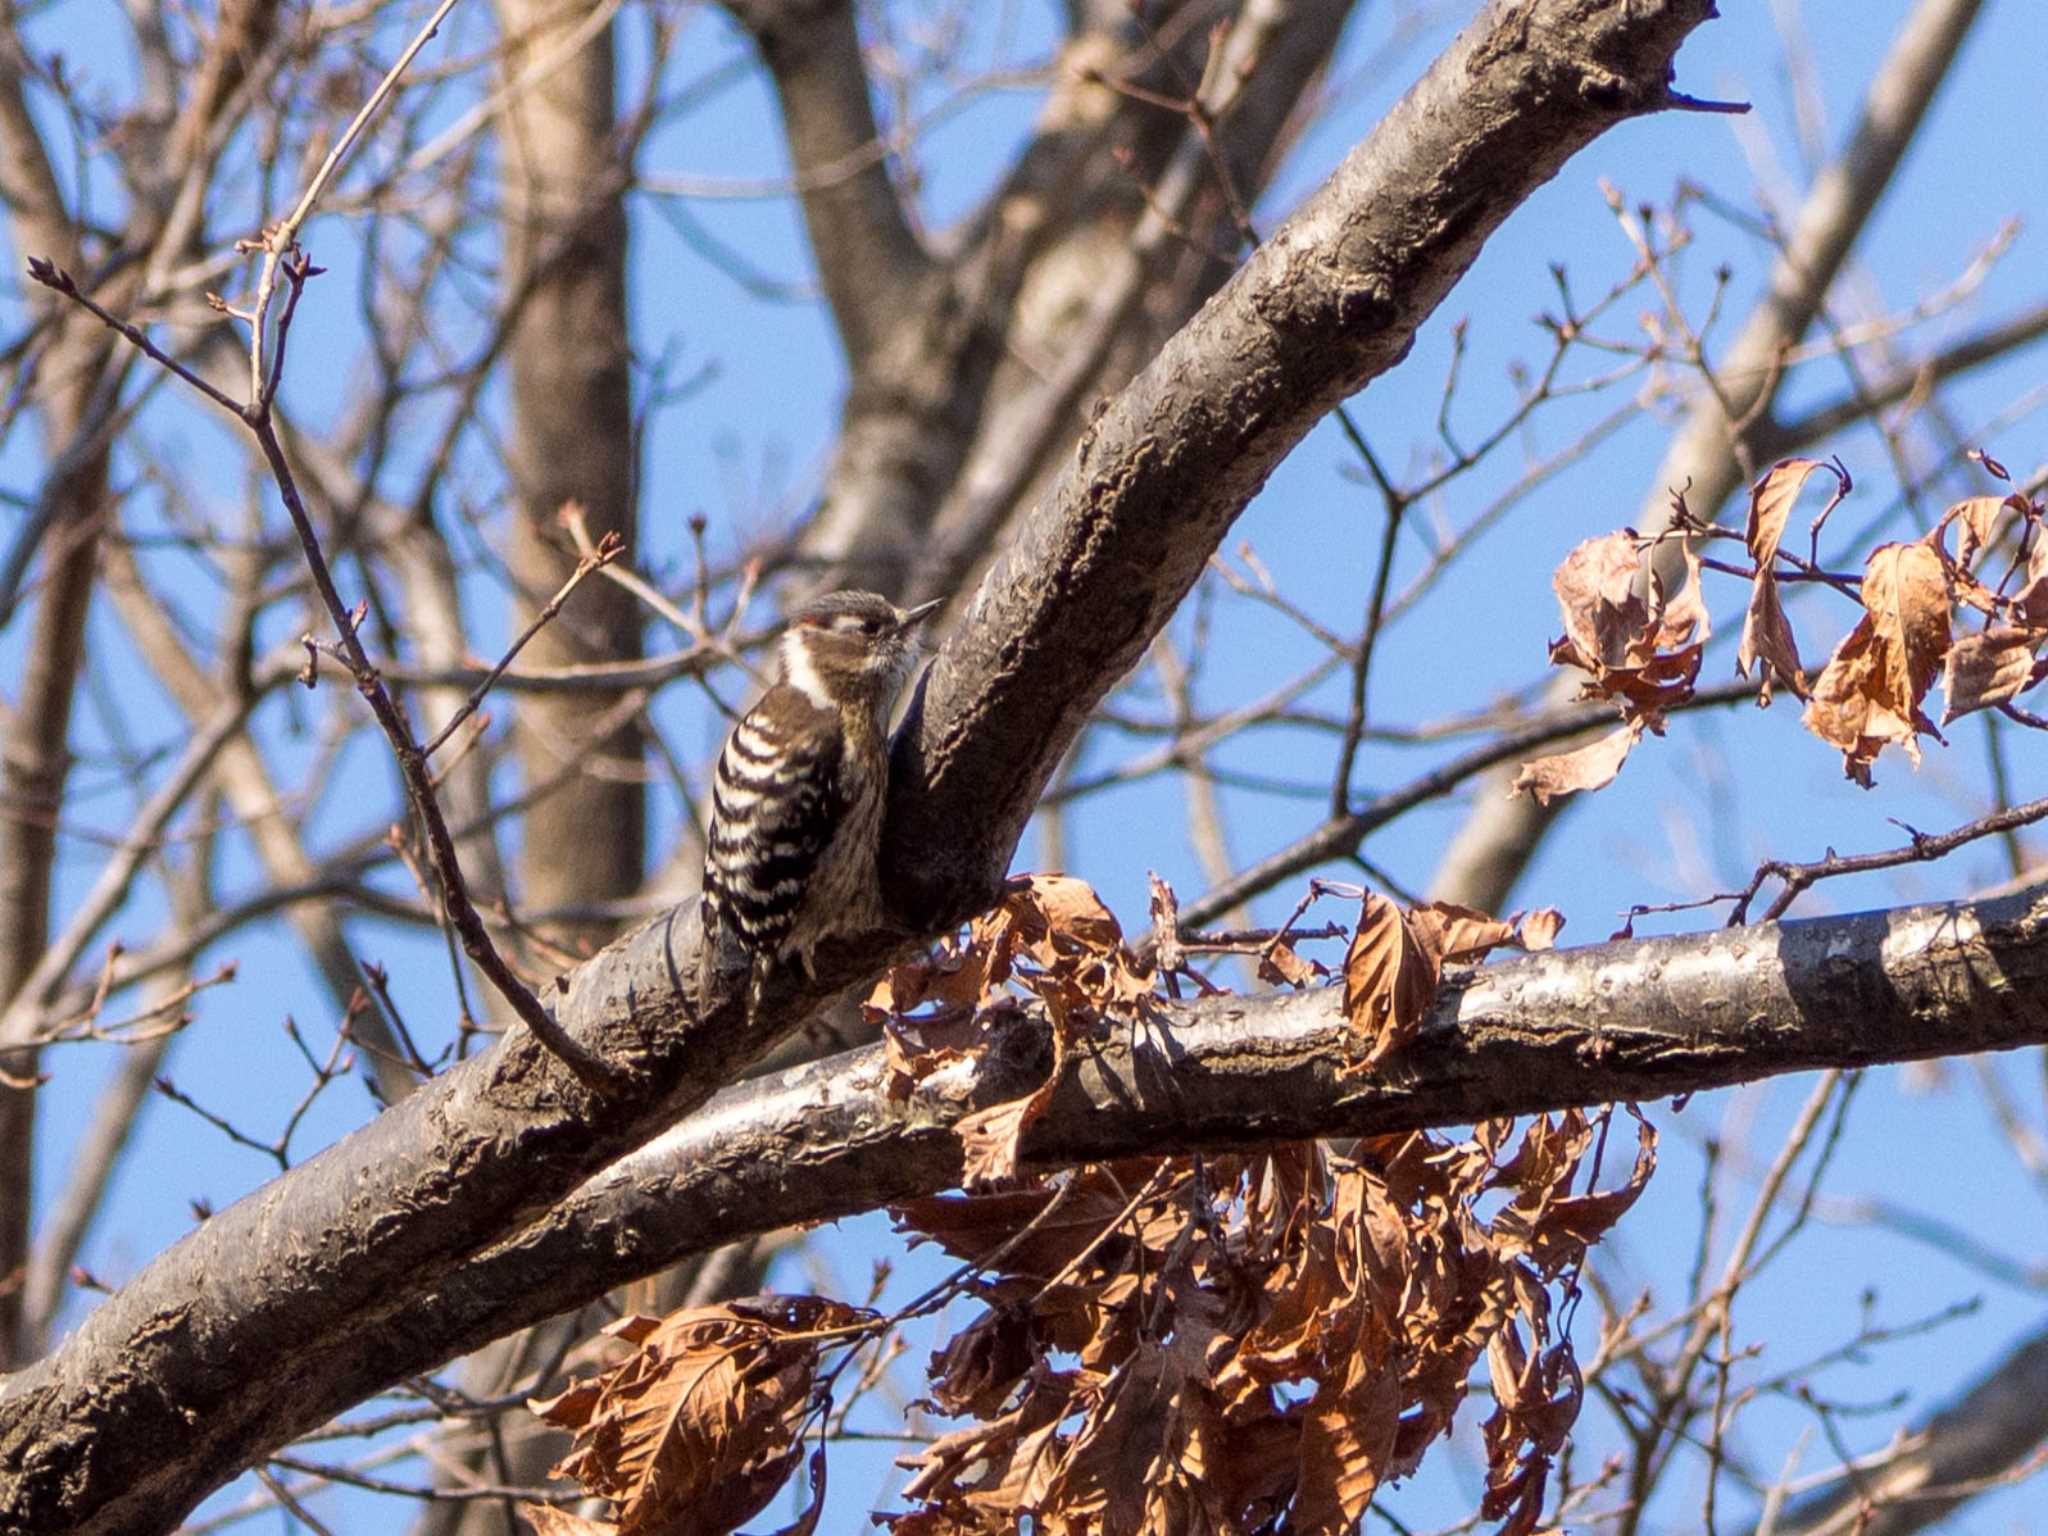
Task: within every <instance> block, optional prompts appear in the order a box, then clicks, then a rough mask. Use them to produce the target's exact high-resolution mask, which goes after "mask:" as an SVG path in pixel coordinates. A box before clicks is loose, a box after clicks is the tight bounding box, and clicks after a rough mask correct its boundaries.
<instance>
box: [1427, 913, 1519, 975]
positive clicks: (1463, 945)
mask: <svg viewBox="0 0 2048 1536" xmlns="http://www.w3.org/2000/svg"><path fill="white" fill-rule="evenodd" d="M1408 927H1409V930H1410V931H1411V932H1413V933H1414V935H1415V938H1416V941H1417V942H1418V943H1420V944H1421V945H1422V946H1423V948H1424V949H1425V950H1427V951H1429V952H1430V953H1431V954H1433V955H1434V956H1435V957H1436V960H1437V963H1438V964H1439V965H1444V964H1451V965H1456V964H1459V963H1461V962H1464V961H1476V960H1484V959H1485V958H1486V956H1487V953H1488V951H1490V950H1494V949H1497V948H1499V947H1500V946H1501V945H1503V944H1512V943H1514V942H1515V925H1514V924H1513V923H1504V922H1502V921H1501V920H1500V919H1499V918H1497V917H1489V916H1487V915H1486V913H1484V912H1480V911H1477V910H1475V909H1474V908H1472V907H1461V906H1459V905H1458V904H1457V903H1456V902H1454V901H1425V902H1423V903H1422V905H1420V906H1418V907H1412V908H1410V909H1409V912H1408Z"/></svg>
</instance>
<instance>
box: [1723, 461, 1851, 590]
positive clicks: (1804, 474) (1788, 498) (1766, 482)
mask: <svg viewBox="0 0 2048 1536" xmlns="http://www.w3.org/2000/svg"><path fill="white" fill-rule="evenodd" d="M1823 469H1825V470H1827V471H1829V472H1830V473H1831V474H1835V475H1836V479H1837V482H1838V483H1837V485H1836V491H1835V496H1834V499H1833V500H1831V501H1830V502H1829V503H1828V504H1827V507H1826V508H1825V509H1823V511H1822V513H1821V515H1822V516H1823V517H1825V516H1826V515H1827V513H1828V512H1830V511H1833V510H1834V506H1835V503H1836V502H1838V501H1840V500H1841V499H1842V493H1843V491H1844V490H1846V487H1845V486H1843V485H1841V484H1840V483H1839V481H1840V473H1839V471H1837V470H1836V469H1835V467H1834V466H1833V465H1832V464H1829V463H1827V462H1825V461H1824V460H1821V459H1780V460H1778V462H1777V463H1775V464H1773V465H1772V466H1771V467H1770V468H1769V469H1767V470H1765V471H1764V473H1763V477H1762V478H1761V479H1760V480H1758V481H1757V483H1756V484H1755V485H1754V486H1752V487H1750V492H1749V526H1748V527H1747V528H1746V529H1745V530H1744V533H1743V541H1744V542H1745V543H1746V544H1748V546H1749V557H1750V559H1752V560H1754V561H1755V562H1756V566H1757V569H1758V571H1765V570H1768V569H1770V566H1771V562H1772V561H1774V560H1776V559H1777V558H1778V546H1779V544H1780V543H1782V542H1783V541H1784V538H1785V523H1786V520H1787V519H1788V518H1789V517H1790V516H1791V515H1792V506H1793V503H1795V502H1797V501H1798V500H1799V493H1800V492H1801V491H1802V490H1804V489H1805V488H1806V482H1807V481H1808V480H1810V479H1812V478H1813V476H1814V474H1815V472H1816V471H1818V470H1823Z"/></svg>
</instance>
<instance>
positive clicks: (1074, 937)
mask: <svg viewBox="0 0 2048 1536" xmlns="http://www.w3.org/2000/svg"><path fill="white" fill-rule="evenodd" d="M966 962H967V963H966V966H965V968H966V969H967V970H969V971H970V972H972V973H973V974H976V975H978V976H981V977H984V978H986V984H985V986H984V990H983V993H982V1000H983V1002H984V1004H986V1003H987V1002H988V1001H989V998H990V992H989V990H988V988H992V987H993V986H994V985H996V984H997V983H999V982H1008V983H1009V984H1010V985H1012V986H1015V987H1018V988H1021V989H1022V990H1024V991H1026V992H1029V993H1031V994H1033V995H1035V996H1036V997H1038V998H1039V999H1040V1001H1042V1002H1043V1003H1044V1004H1045V1007H1046V1012H1047V1014H1048V1015H1049V1016H1050V1018H1051V1020H1052V1034H1053V1059H1052V1066H1051V1069H1050V1070H1049V1071H1048V1073H1047V1074H1046V1079H1045V1081H1044V1082H1043V1083H1041V1084H1040V1085H1039V1086H1038V1087H1037V1088H1036V1089H1034V1090H1033V1091H1032V1092H1031V1093H1029V1094H1027V1095H1025V1097H1023V1098H1021V1099H1014V1100H1012V1101H1010V1102H1009V1103H1007V1104H995V1105H991V1106H989V1107H988V1108H986V1109H980V1110H976V1111H975V1112H974V1113H973V1114H971V1115H968V1116H967V1117H965V1118H964V1119H962V1120H961V1121H960V1122H959V1124H958V1125H957V1126H956V1128H955V1130H956V1134H957V1135H958V1136H959V1138H960V1142H961V1145H962V1148H963V1149H964V1152H965V1161H966V1179H967V1182H968V1183H969V1184H970V1185H978V1184H983V1183H988V1182H992V1181H996V1180H1002V1179H1008V1178H1012V1177H1014V1176H1015V1174H1016V1172H1017V1163H1018V1155H1019V1151H1018V1149H1019V1146H1020V1143H1021V1141H1022V1139H1023V1135H1024V1132H1025V1131H1026V1130H1027V1129H1028V1128H1029V1127H1030V1125H1031V1122H1032V1121H1034V1120H1036V1119H1037V1118H1038V1117H1039V1116H1040V1115H1042V1114H1044V1113H1045V1107H1046V1105H1048V1104H1049V1103H1051V1102H1052V1095H1053V1092H1054V1090H1055V1089H1056V1088H1057V1087H1058V1085H1059V1080H1060V1073H1061V1071H1062V1070H1063V1069H1064V1067H1065V1065H1066V1061H1067V1056H1068V1053H1069V1048H1070V1046H1071V1045H1072V1043H1073V1041H1074V1040H1075V1039H1076V1038H1078V1037H1079V1035H1080V1034H1081V1032H1082V1031H1083V1030H1084V1029H1085V1028H1086V1027H1088V1025H1089V1023H1090V1022H1091V1021H1092V1020H1093V1019H1094V1018H1097V1017H1107V1016H1110V1015H1122V1016H1125V1017H1131V1016H1135V1015H1136V1014H1137V1013H1138V1012H1140V1011H1142V1009H1143V1008H1144V1007H1145V1006H1147V1004H1148V1003H1149V1002H1150V1000H1151V998H1152V997H1153V995H1154V994H1153V985H1154V982H1155V981H1156V979H1157V978H1156V976H1155V973H1154V972H1153V971H1152V970H1151V969H1150V968H1148V967H1145V966H1142V965H1140V964H1139V962H1138V960H1137V959H1136V957H1135V956H1133V955H1132V954H1131V952H1130V951H1129V950H1128V949H1126V948H1125V947H1124V943H1123V929H1122V928H1121V927H1119V926H1118V924H1117V920H1116V918H1115V917H1114V916H1112V915H1111V913H1110V911H1109V909H1108V908H1107V907H1106V906H1104V905H1103V904H1102V900H1101V898H1100V897H1098V896H1097V895H1096V894H1095V892H1094V890H1093V889H1092V888H1091V887H1090V886H1089V885H1088V883H1087V882H1086V881H1084V880H1077V879H1074V878H1073V877H1072V876H1069V875H1021V876H1016V877H1013V878H1012V879H1011V880H1009V881H1008V882H1007V883H1006V884H1005V885H1004V888H1003V897H1002V900H1001V901H1000V902H999V903H997V905H996V907H995V910H994V911H993V912H991V913H989V914H988V915H987V916H986V917H983V918H980V919H977V920H976V922H975V924H974V926H973V929H972V931H971V932H970V934H969V937H968V942H967V952H966ZM1020 962H1023V963H1020Z"/></svg>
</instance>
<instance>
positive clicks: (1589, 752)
mask: <svg viewBox="0 0 2048 1536" xmlns="http://www.w3.org/2000/svg"><path fill="white" fill-rule="evenodd" d="M1642 739H1643V727H1642V725H1641V724H1640V723H1639V722H1637V721H1630V722H1629V723H1628V724H1627V725H1624V726H1621V727H1619V728H1617V729H1615V730H1612V731H1609V732H1608V733H1607V734H1606V735H1605V736H1602V737H1601V738H1600V739H1599V740H1598V741H1595V742H1592V743H1590V744H1588V745H1586V746H1583V747H1579V748H1577V749H1576V750H1574V751H1571V752H1559V753H1557V754H1556V755H1554V756H1551V757H1538V758H1534V759H1532V760H1531V761H1529V762H1526V763H1524V764H1522V767H1521V771H1520V772H1518V773H1517V774H1516V775H1515V782H1514V783H1513V784H1511V785H1509V786H1508V798H1509V799H1511V800H1512V799H1514V798H1515V797H1516V796H1518V795H1524V794H1528V795H1534V796H1535V797H1536V803H1537V804H1538V805H1548V804H1550V802H1551V801H1553V800H1555V799H1556V798H1557V797H1558V796H1559V795H1570V794H1576V793H1577V792H1578V791H1580V790H1582V789H1604V788H1606V787H1607V786H1608V785H1609V784H1612V783H1613V782H1614V776H1615V775H1616V774H1617V773H1620V772H1621V765H1622V764H1623V763H1624V762H1626V761H1627V760H1628V754H1629V752H1630V750H1631V749H1632V748H1633V747H1634V746H1635V744H1636V743H1637V742H1639V741H1641V740H1642Z"/></svg>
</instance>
